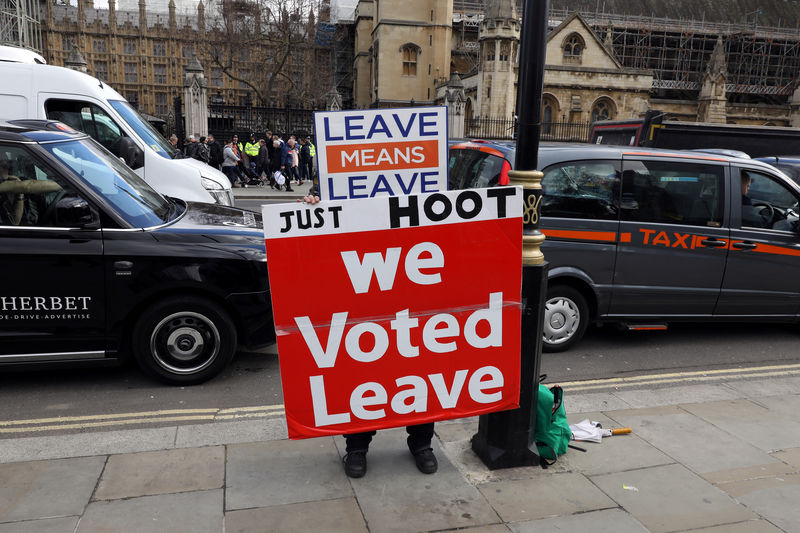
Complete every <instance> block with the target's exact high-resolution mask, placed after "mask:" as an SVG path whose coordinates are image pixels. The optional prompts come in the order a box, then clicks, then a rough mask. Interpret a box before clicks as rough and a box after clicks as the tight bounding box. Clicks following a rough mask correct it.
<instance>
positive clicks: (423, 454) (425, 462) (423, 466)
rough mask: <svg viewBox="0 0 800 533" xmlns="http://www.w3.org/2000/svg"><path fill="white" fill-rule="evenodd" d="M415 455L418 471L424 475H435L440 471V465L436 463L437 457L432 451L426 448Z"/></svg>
mask: <svg viewBox="0 0 800 533" xmlns="http://www.w3.org/2000/svg"><path fill="white" fill-rule="evenodd" d="M413 455H414V461H415V462H416V463H417V469H418V470H419V471H420V472H422V473H423V474H433V473H434V472H436V471H437V470H438V469H439V463H438V462H437V461H436V456H435V455H433V450H432V449H430V448H426V449H424V450H420V451H418V452H416V453H414V454H413Z"/></svg>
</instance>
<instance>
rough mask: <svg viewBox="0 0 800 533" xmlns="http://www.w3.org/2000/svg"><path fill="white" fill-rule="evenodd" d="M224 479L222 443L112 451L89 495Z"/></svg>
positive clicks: (166, 490) (197, 486) (193, 487)
mask: <svg viewBox="0 0 800 533" xmlns="http://www.w3.org/2000/svg"><path fill="white" fill-rule="evenodd" d="M224 483H225V448H224V447H222V446H209V447H206V448H184V449H178V450H161V451H157V452H141V453H130V454H124V455H112V456H111V457H109V458H108V463H107V464H106V468H105V470H104V471H103V475H102V476H101V477H100V483H99V484H98V486H97V490H96V491H95V495H94V498H93V499H95V500H116V499H121V498H133V497H137V496H151V495H155V494H170V493H173V492H195V491H201V490H211V489H221V488H223V486H224Z"/></svg>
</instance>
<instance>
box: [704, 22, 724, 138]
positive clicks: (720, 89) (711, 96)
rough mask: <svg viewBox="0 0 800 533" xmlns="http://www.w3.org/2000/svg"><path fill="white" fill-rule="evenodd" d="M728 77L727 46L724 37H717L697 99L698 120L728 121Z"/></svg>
mask: <svg viewBox="0 0 800 533" xmlns="http://www.w3.org/2000/svg"><path fill="white" fill-rule="evenodd" d="M727 77H728V63H727V61H726V60H725V46H724V45H723V43H722V37H721V36H720V37H718V38H717V44H716V45H714V51H713V52H711V58H710V59H709V61H708V65H706V70H705V73H704V74H703V85H702V87H700V96H699V97H698V99H697V120H698V121H700V122H716V123H721V124H724V123H725V122H727V112H728V111H727V104H728V98H727V95H726V91H725V83H726V81H727Z"/></svg>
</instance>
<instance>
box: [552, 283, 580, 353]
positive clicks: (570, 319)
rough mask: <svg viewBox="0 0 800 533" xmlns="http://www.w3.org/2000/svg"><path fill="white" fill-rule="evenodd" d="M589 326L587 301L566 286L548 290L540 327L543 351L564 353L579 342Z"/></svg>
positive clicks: (554, 286)
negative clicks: (542, 324) (542, 321)
mask: <svg viewBox="0 0 800 533" xmlns="http://www.w3.org/2000/svg"><path fill="white" fill-rule="evenodd" d="M588 325H589V306H588V305H587V304H586V298H584V297H583V295H582V294H581V293H580V291H578V290H577V289H574V288H572V287H570V286H568V285H553V286H552V287H548V289H547V298H546V300H545V304H544V326H543V327H542V350H543V351H545V352H563V351H565V350H568V349H569V348H571V347H572V346H573V345H574V344H575V343H577V342H578V341H579V340H581V337H583V334H584V333H585V332H586V327H587V326H588Z"/></svg>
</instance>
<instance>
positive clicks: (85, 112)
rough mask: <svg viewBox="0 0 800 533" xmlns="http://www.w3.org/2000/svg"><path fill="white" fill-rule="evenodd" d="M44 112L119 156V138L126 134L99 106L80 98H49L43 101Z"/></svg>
mask: <svg viewBox="0 0 800 533" xmlns="http://www.w3.org/2000/svg"><path fill="white" fill-rule="evenodd" d="M45 112H46V113H47V118H49V119H52V120H58V121H60V122H63V123H64V124H67V125H68V126H71V127H73V128H75V129H76V130H78V131H82V132H84V133H86V134H88V135H89V136H90V137H91V138H93V139H94V140H96V141H97V142H99V143H100V144H102V145H103V146H105V147H106V149H108V150H109V151H110V152H111V153H112V154H114V155H115V156H117V157H119V156H120V140H121V139H122V138H123V137H127V135H125V132H123V131H122V128H120V127H119V126H118V125H117V123H116V122H114V119H112V118H111V117H110V116H108V114H107V113H106V112H105V111H103V109H102V108H100V107H99V106H97V105H95V104H91V103H89V102H82V101H80V100H57V99H50V100H48V101H47V102H46V103H45Z"/></svg>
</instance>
